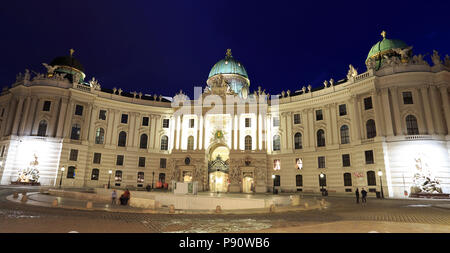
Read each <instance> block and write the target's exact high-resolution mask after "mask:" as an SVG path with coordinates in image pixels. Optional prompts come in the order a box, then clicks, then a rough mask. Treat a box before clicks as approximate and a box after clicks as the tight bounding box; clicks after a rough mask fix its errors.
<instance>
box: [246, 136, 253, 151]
mask: <svg viewBox="0 0 450 253" xmlns="http://www.w3.org/2000/svg"><path fill="white" fill-rule="evenodd" d="M245 150H252V137H251V136H250V135H247V136H245Z"/></svg>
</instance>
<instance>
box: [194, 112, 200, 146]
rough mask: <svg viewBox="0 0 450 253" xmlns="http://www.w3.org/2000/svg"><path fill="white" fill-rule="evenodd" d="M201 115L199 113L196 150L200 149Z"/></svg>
mask: <svg viewBox="0 0 450 253" xmlns="http://www.w3.org/2000/svg"><path fill="white" fill-rule="evenodd" d="M200 117H201V116H200V115H197V124H196V126H197V136H195V150H200Z"/></svg>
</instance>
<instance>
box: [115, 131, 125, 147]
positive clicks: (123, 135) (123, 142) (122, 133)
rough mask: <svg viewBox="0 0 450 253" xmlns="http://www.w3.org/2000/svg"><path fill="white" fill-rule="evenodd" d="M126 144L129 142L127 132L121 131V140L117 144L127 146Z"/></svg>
mask: <svg viewBox="0 0 450 253" xmlns="http://www.w3.org/2000/svg"><path fill="white" fill-rule="evenodd" d="M126 144H127V133H125V132H124V131H122V132H120V133H119V141H118V143H117V146H119V147H125V145H126Z"/></svg>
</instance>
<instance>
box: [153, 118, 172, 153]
mask: <svg viewBox="0 0 450 253" xmlns="http://www.w3.org/2000/svg"><path fill="white" fill-rule="evenodd" d="M153 118H154V119H155V124H154V125H155V128H154V129H155V132H154V133H153V134H154V138H153V139H154V142H153V144H154V146H153V148H154V149H160V144H161V138H160V136H159V132H160V131H161V128H162V116H161V115H153ZM169 122H170V119H169ZM169 124H170V123H169ZM169 127H170V126H169ZM169 129H170V128H169ZM170 135H171V134H170V132H169V134H168V138H169V143H170V141H172V140H171V139H170V138H171V136H170ZM169 143H167V145H168V146H169Z"/></svg>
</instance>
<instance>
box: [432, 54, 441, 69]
mask: <svg viewBox="0 0 450 253" xmlns="http://www.w3.org/2000/svg"><path fill="white" fill-rule="evenodd" d="M431 60H432V61H433V64H434V66H439V65H441V64H442V61H441V57H440V56H439V53H438V51H436V50H433V55H432V56H431Z"/></svg>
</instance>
